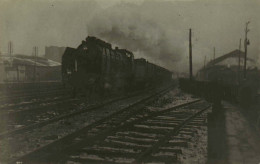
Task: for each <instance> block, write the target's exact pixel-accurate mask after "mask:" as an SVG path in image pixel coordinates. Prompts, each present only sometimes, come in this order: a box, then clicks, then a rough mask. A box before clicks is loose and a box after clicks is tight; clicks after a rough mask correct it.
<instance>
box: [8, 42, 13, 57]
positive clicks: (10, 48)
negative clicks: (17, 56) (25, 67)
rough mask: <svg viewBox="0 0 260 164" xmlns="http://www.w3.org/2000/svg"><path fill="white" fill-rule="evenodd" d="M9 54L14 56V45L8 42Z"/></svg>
mask: <svg viewBox="0 0 260 164" xmlns="http://www.w3.org/2000/svg"><path fill="white" fill-rule="evenodd" d="M8 54H9V55H10V56H12V54H13V43H12V42H11V41H10V42H8Z"/></svg>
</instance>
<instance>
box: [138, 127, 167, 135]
mask: <svg viewBox="0 0 260 164" xmlns="http://www.w3.org/2000/svg"><path fill="white" fill-rule="evenodd" d="M134 131H135V132H139V133H147V134H160V135H166V134H168V133H169V132H170V130H163V129H151V128H142V127H135V128H134Z"/></svg>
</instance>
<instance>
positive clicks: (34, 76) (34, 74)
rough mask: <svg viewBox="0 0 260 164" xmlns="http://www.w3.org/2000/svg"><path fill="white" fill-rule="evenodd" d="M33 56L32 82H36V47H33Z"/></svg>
mask: <svg viewBox="0 0 260 164" xmlns="http://www.w3.org/2000/svg"><path fill="white" fill-rule="evenodd" d="M33 55H34V69H33V81H36V60H37V55H38V47H36V46H35V47H33Z"/></svg>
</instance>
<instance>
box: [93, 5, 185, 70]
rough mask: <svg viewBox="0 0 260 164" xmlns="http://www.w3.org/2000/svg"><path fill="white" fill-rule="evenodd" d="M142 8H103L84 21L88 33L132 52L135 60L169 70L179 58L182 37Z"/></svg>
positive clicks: (127, 6)
mask: <svg viewBox="0 0 260 164" xmlns="http://www.w3.org/2000/svg"><path fill="white" fill-rule="evenodd" d="M146 7H148V6H147V4H143V5H141V6H139V5H133V4H125V3H121V4H119V5H116V6H113V7H110V8H107V9H106V10H104V11H103V12H102V14H101V13H99V14H97V15H96V16H94V18H93V19H92V20H91V21H90V22H88V33H89V35H94V36H97V37H100V38H102V39H104V40H106V41H107V42H110V43H113V44H115V45H118V46H119V47H120V48H126V49H128V50H130V51H132V52H134V54H135V58H140V57H143V58H145V59H147V60H148V61H149V62H152V63H156V64H159V65H162V66H166V67H168V68H172V66H170V65H173V64H174V63H175V64H176V63H177V62H178V61H181V60H182V59H183V56H182V54H183V53H184V49H185V48H184V44H183V45H182V43H183V41H182V42H181V44H179V42H180V41H181V40H182V39H181V38H182V36H181V35H180V34H179V33H178V31H179V30H175V31H173V30H170V29H171V28H170V27H169V25H168V24H163V22H162V21H161V20H160V18H159V19H158V18H157V17H154V16H153V14H152V11H151V10H149V9H148V10H147V8H146ZM177 68H178V67H177Z"/></svg>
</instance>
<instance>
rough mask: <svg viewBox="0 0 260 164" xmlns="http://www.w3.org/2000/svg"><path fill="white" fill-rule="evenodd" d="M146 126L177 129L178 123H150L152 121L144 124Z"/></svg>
mask: <svg viewBox="0 0 260 164" xmlns="http://www.w3.org/2000/svg"><path fill="white" fill-rule="evenodd" d="M144 123H145V124H146V125H149V126H154V125H160V126H165V125H166V126H169V127H176V126H177V125H178V124H177V123H168V122H155V121H154V122H150V121H145V122H144Z"/></svg>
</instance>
